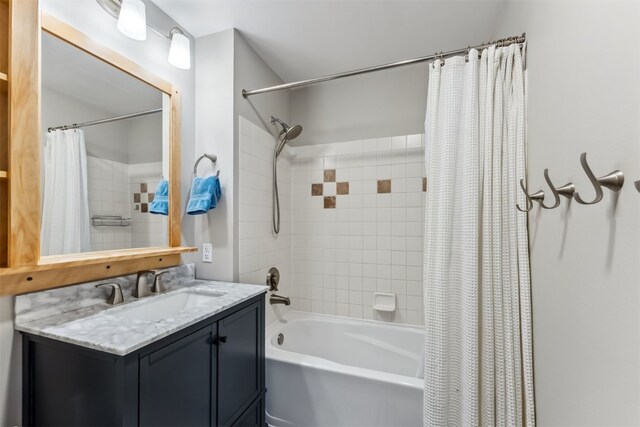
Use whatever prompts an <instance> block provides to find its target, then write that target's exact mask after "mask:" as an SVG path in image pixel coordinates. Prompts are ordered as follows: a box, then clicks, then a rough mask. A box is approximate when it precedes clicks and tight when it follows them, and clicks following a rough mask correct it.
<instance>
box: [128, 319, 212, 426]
mask: <svg viewBox="0 0 640 427" xmlns="http://www.w3.org/2000/svg"><path fill="white" fill-rule="evenodd" d="M215 329H216V328H215V325H211V326H207V327H206V328H202V329H201V330H199V331H197V332H194V333H192V334H191V335H188V336H186V337H184V338H181V339H179V340H178V341H176V342H174V343H172V344H169V345H168V346H166V347H163V348H161V349H160V350H156V351H154V352H153V353H151V354H149V355H146V356H144V357H142V358H140V425H141V426H155V427H161V426H167V427H169V426H180V425H185V426H207V425H211V420H213V419H215V405H214V404H213V402H216V387H215V384H216V365H217V363H216V362H217V355H216V351H215V346H213V345H212V343H213V340H214V339H215V335H216V331H215Z"/></svg>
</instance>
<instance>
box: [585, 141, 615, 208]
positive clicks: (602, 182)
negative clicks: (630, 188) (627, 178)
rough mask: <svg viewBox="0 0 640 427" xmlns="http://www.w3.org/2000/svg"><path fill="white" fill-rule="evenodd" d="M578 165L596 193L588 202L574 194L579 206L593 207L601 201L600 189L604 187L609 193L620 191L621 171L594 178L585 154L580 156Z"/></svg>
mask: <svg viewBox="0 0 640 427" xmlns="http://www.w3.org/2000/svg"><path fill="white" fill-rule="evenodd" d="M580 164H581V165H582V169H584V172H585V173H586V174H587V176H588V177H589V181H591V184H592V185H593V188H594V190H595V191H596V196H595V198H594V199H593V200H592V201H590V202H585V201H584V200H583V199H582V198H581V197H580V194H578V193H575V194H574V197H575V199H576V202H578V203H580V204H581V205H594V204H596V203H598V202H599V201H600V200H602V196H603V191H602V187H606V188H608V189H609V190H611V191H620V189H621V188H622V185H623V184H624V174H623V173H622V172H621V171H619V170H615V171H613V172H611V173H608V174H606V175H604V176H601V177H599V178H596V176H595V175H594V173H593V171H592V170H591V168H590V167H589V163H587V153H582V154H580Z"/></svg>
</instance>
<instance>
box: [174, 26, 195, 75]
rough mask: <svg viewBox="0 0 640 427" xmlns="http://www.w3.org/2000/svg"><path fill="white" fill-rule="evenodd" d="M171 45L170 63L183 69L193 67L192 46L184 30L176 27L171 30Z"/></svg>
mask: <svg viewBox="0 0 640 427" xmlns="http://www.w3.org/2000/svg"><path fill="white" fill-rule="evenodd" d="M169 36H170V37H171V47H169V64H171V65H173V66H174V67H176V68H180V69H182V70H188V69H189V68H191V48H190V43H189V38H188V37H187V36H185V35H184V33H183V32H182V30H180V28H178V27H174V28H172V29H171V31H170V32H169Z"/></svg>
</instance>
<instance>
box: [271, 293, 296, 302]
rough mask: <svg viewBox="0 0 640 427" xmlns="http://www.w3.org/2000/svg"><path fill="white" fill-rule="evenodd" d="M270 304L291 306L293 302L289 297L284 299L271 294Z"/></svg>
mask: <svg viewBox="0 0 640 427" xmlns="http://www.w3.org/2000/svg"><path fill="white" fill-rule="evenodd" d="M269 304H271V305H274V304H284V305H291V300H290V299H289V297H283V296H280V295H277V294H271V296H270V297H269Z"/></svg>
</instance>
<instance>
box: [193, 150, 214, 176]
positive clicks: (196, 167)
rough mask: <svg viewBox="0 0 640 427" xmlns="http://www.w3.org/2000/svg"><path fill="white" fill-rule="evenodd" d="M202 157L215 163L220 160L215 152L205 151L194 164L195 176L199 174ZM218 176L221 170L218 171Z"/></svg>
mask: <svg viewBox="0 0 640 427" xmlns="http://www.w3.org/2000/svg"><path fill="white" fill-rule="evenodd" d="M202 159H209V160H211V163H213V164H214V165H215V164H216V162H217V161H218V156H216V155H215V154H207V153H204V154H203V155H202V156H200V157H198V160H196V164H195V165H193V176H198V165H199V164H200V161H201V160H202ZM216 176H220V170H218V171H217V172H216Z"/></svg>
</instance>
